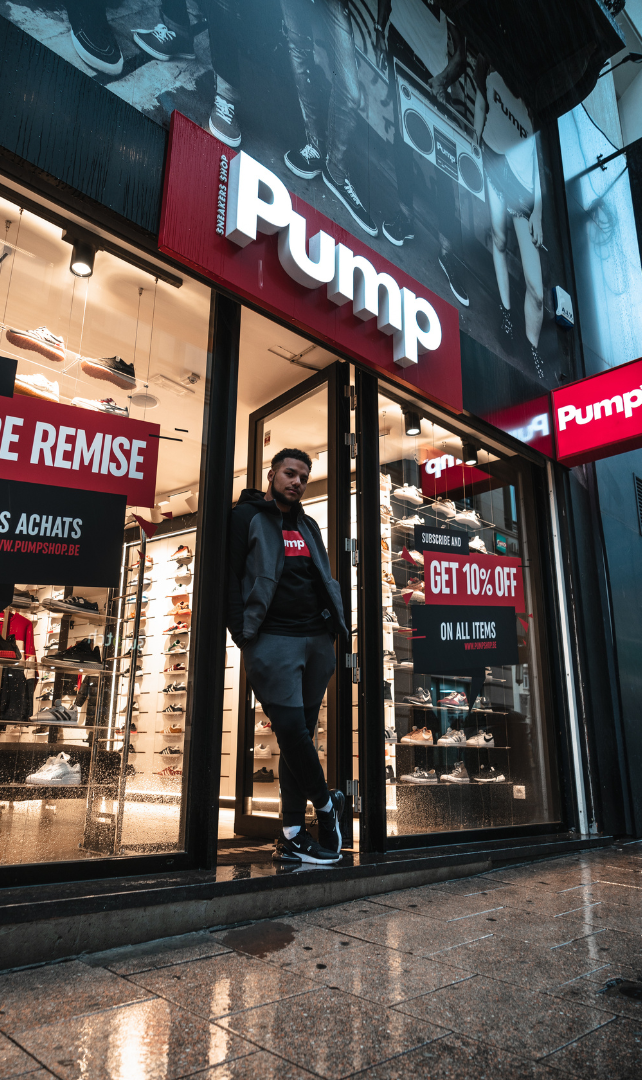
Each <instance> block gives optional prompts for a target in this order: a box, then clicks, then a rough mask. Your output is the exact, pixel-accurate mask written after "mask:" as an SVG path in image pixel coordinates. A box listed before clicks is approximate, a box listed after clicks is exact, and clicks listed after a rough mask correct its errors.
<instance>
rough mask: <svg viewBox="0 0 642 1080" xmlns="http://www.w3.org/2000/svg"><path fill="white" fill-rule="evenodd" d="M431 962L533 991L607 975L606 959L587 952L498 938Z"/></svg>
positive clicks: (460, 948)
mask: <svg viewBox="0 0 642 1080" xmlns="http://www.w3.org/2000/svg"><path fill="white" fill-rule="evenodd" d="M433 959H434V960H436V961H439V962H443V963H445V964H448V966H449V967H451V968H460V969H462V971H467V972H469V973H471V974H472V973H476V974H478V975H486V976H488V977H489V978H493V979H500V980H501V981H502V982H507V983H513V984H514V985H515V986H525V987H528V988H530V989H534V990H548V989H552V988H554V987H557V986H560V985H561V984H562V983H566V982H568V981H569V980H570V979H575V978H577V977H578V976H579V975H586V974H587V973H590V972H595V971H598V970H599V971H600V972H601V971H603V970H604V971H607V972H610V965H609V964H608V961H607V960H605V959H604V958H603V957H597V958H596V957H592V956H591V955H590V954H589V953H588V952H587V950H584V951H582V952H580V953H578V954H575V953H573V952H570V951H567V950H566V949H551V948H549V947H548V946H546V945H533V944H531V943H530V942H524V941H517V940H515V939H514V938H501V937H490V938H485V939H483V940H481V941H476V942H471V943H470V944H466V945H459V946H458V947H457V948H455V949H445V950H444V951H442V952H440V953H435V954H434V956H433ZM596 977H598V976H596ZM599 977H601V976H599ZM607 978H610V974H606V975H605V976H604V980H606V979H607Z"/></svg>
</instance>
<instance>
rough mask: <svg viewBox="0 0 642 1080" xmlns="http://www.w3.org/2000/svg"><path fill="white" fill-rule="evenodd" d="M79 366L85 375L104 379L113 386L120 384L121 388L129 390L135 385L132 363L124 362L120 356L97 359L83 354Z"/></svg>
mask: <svg viewBox="0 0 642 1080" xmlns="http://www.w3.org/2000/svg"><path fill="white" fill-rule="evenodd" d="M80 366H81V368H82V370H83V371H84V373H85V375H90V376H91V378H92V379H104V380H105V382H110V383H113V384H114V386H120V388H121V390H131V389H133V388H134V387H135V386H136V373H135V371H134V365H133V364H126V363H125V361H124V360H122V359H121V358H120V356H101V357H100V358H99V359H98V360H94V359H92V358H91V357H89V356H83V357H81V360H80Z"/></svg>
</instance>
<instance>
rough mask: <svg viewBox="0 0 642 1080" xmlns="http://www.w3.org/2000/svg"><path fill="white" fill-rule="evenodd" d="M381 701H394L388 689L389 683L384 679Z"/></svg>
mask: <svg viewBox="0 0 642 1080" xmlns="http://www.w3.org/2000/svg"><path fill="white" fill-rule="evenodd" d="M383 700H384V701H394V698H393V696H392V691H391V689H390V683H389V682H386V681H385V679H384V682H383Z"/></svg>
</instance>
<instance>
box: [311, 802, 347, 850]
mask: <svg viewBox="0 0 642 1080" xmlns="http://www.w3.org/2000/svg"><path fill="white" fill-rule="evenodd" d="M330 798H331V800H332V810H328V812H327V814H324V813H323V811H322V810H317V818H318V821H319V843H320V845H321V847H322V848H323V849H324V851H334V852H336V854H337V855H338V854H339V852H340V851H341V843H342V837H341V817H342V814H343V809H344V807H345V804H346V799H345V795H344V794H343V792H342V791H331V792H330Z"/></svg>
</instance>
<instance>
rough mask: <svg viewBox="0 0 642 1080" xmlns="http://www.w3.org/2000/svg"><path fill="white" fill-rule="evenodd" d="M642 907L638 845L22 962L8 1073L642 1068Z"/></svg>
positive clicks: (579, 1072)
mask: <svg viewBox="0 0 642 1080" xmlns="http://www.w3.org/2000/svg"><path fill="white" fill-rule="evenodd" d="M263 849H265V850H263ZM245 850H247V849H246V848H244V846H243V844H242V843H241V844H237V846H236V850H234V845H232V844H230V850H229V852H228V857H229V864H228V865H227V866H223V867H221V868H220V871H222V873H223V874H224V875H225V874H226V873H227V874H229V875H230V877H232V876H233V875H236V874H239V873H242V872H245V873H252V874H254V873H255V872H256V871H257V870H258V872H259V873H260V872H261V871H263V872H265V873H272V872H273V870H272V867H271V865H269V864H268V860H267V858H266V855H267V854H268V852H269V850H270V849H269V848H268V847H267V846H266V845H265V844H263V845H261V849H260V850H259V851H258V852H257V851H252V860H251V861H248V862H246V863H245V864H244V863H243V852H244V851H245ZM641 917H642V843H640V842H638V843H632V844H624V845H620V846H618V847H611V848H608V849H598V850H595V851H589V852H582V853H579V854H576V855H567V856H564V857H562V858H557V859H549V860H547V861H545V862H537V863H531V864H527V865H521V866H515V867H506V868H505V869H498V870H494V871H492V872H490V873H487V874H483V875H479V876H475V877H469V878H459V879H457V880H453V881H443V882H439V883H438V884H435V885H425V886H422V887H419V888H412V889H405V890H400V891H398V892H394V891H392V892H387V893H379V894H373V895H372V896H370V897H368V898H367V899H359V900H355V901H351V902H344V903H341V904H337V905H334V906H328V907H323V908H319V909H317V910H315V911H306V912H304V913H300V914H295V915H292V916H287V917H283V918H278V919H277V918H274V919H265V920H262V921H257V922H254V923H249V924H246V925H238V926H236V927H230V928H228V929H223V930H221V929H215V930H213V931H212V932H209V931H202V932H199V933H193V934H186V935H183V936H181V937H175V938H169V939H166V940H163V941H156V942H147V943H145V944H144V945H138V946H134V947H129V948H121V949H115V950H112V951H111V952H105V953H100V954H95V955H94V956H88V957H86V958H81V959H80V960H73V961H69V962H66V963H58V964H51V965H45V966H44V967H39V968H33V969H30V970H22V971H15V972H9V973H7V974H4V975H0V1080H18V1078H20V1080H51V1078H59V1080H81V1078H82V1080H179V1078H187V1077H195V1078H196V1077H198V1078H199V1080H250V1078H252V1080H264V1078H265V1080H273V1078H274V1080H277V1077H278V1080H305V1078H308V1080H310V1077H312V1076H316V1077H323V1078H327V1080H335V1078H337V1080H338V1078H341V1077H347V1076H353V1075H356V1074H358V1076H359V1077H360V1078H363V1080H401V1078H402V1077H403V1078H404V1080H407V1078H408V1077H410V1078H412V1077H417V1078H419V1077H421V1078H422V1080H428V1078H430V1080H433V1078H443V1080H446V1078H449V1080H470V1078H472V1077H479V1078H480V1080H481V1078H483V1077H491V1076H492V1077H493V1080H496V1078H504V1080H522V1078H527V1077H528V1078H529V1080H563V1078H564V1077H581V1078H582V1080H587V1078H588V1080H590V1078H595V1080H601V1078H604V1080H606V1078H608V1080H633V1078H635V1080H639V1078H640V1076H641V1075H642V920H641Z"/></svg>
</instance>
